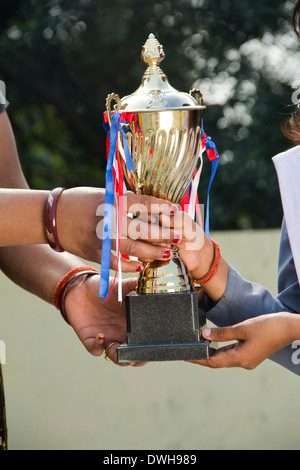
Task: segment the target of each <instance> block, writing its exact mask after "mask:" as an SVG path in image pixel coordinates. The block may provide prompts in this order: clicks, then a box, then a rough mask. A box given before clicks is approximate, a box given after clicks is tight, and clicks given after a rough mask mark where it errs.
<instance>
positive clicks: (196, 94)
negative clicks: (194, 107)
mask: <svg viewBox="0 0 300 470" xmlns="http://www.w3.org/2000/svg"><path fill="white" fill-rule="evenodd" d="M189 94H190V95H191V96H192V97H193V98H195V100H196V101H197V102H198V104H199V105H200V106H202V105H203V96H202V93H201V91H200V90H198V89H197V88H193V89H192V90H190V92H189Z"/></svg>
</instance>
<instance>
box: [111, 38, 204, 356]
mask: <svg viewBox="0 0 300 470" xmlns="http://www.w3.org/2000/svg"><path fill="white" fill-rule="evenodd" d="M164 57H165V55H164V51H163V48H162V46H161V45H160V44H159V42H158V41H157V40H156V38H155V37H154V35H153V34H150V35H149V38H148V40H147V41H146V43H145V45H144V46H143V48H142V53H141V58H142V60H143V61H144V62H146V64H147V65H148V68H147V70H146V71H145V73H144V76H143V78H142V82H141V85H140V87H139V88H138V89H137V90H136V91H135V92H134V93H133V94H131V95H129V96H125V97H124V98H122V99H120V98H119V96H118V95H116V94H115V93H112V94H110V95H109V96H108V97H107V101H106V111H107V116H108V123H109V124H111V119H112V104H113V110H114V111H113V112H118V113H121V115H122V119H121V126H122V133H120V134H119V137H118V151H119V153H120V155H121V165H122V168H123V172H124V177H125V180H126V182H127V184H128V186H129V187H130V189H131V190H132V191H134V192H135V193H138V194H145V195H152V196H155V197H157V198H161V199H166V200H168V201H172V202H173V203H175V204H180V202H181V201H182V199H183V197H184V196H185V194H186V192H187V190H188V189H189V186H190V184H191V182H192V180H193V177H194V173H195V169H196V168H197V162H198V161H199V154H200V152H201V134H202V129H201V123H202V111H203V109H204V108H205V106H203V101H202V95H201V92H200V91H199V90H192V91H190V92H189V94H188V93H182V92H179V91H177V90H175V89H174V88H173V87H172V86H170V84H169V82H168V80H167V77H166V75H165V74H164V73H163V71H162V70H161V69H160V67H159V65H158V64H159V63H160V62H161V61H162V60H163V59H164ZM124 139H126V140H127V142H125V141H124ZM125 143H126V145H127V144H128V149H129V152H130V155H131V159H132V162H133V165H134V170H132V169H131V170H130V171H129V170H128V168H127V159H126V157H125ZM126 315H127V345H122V346H120V347H119V348H118V361H119V362H143V361H170V360H193V359H208V357H209V349H208V342H207V341H205V340H203V339H202V338H201V335H200V326H202V325H200V324H199V315H198V297H197V293H196V292H193V285H192V282H191V279H190V277H189V275H188V272H187V269H186V267H185V265H184V263H183V262H182V260H181V259H180V257H179V255H178V250H177V249H176V246H175V247H174V249H173V250H172V258H171V259H170V260H166V261H158V260H152V261H149V262H147V263H144V267H143V270H142V272H141V273H140V276H139V280H138V286H137V289H136V292H134V293H132V294H131V295H127V296H126Z"/></svg>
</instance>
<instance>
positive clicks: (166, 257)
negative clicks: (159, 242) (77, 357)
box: [163, 250, 171, 259]
mask: <svg viewBox="0 0 300 470" xmlns="http://www.w3.org/2000/svg"><path fill="white" fill-rule="evenodd" d="M163 258H164V259H168V258H171V251H169V250H167V251H165V252H164V254H163Z"/></svg>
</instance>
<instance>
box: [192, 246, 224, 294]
mask: <svg viewBox="0 0 300 470" xmlns="http://www.w3.org/2000/svg"><path fill="white" fill-rule="evenodd" d="M211 242H212V243H213V245H214V249H215V254H214V259H213V262H212V265H211V267H210V270H209V271H208V273H207V274H206V275H205V276H204V277H202V278H201V279H193V283H194V284H200V285H201V286H202V285H203V284H206V283H207V282H209V281H211V280H212V278H213V277H214V276H215V275H216V274H217V271H218V269H219V266H220V262H221V252H220V247H219V245H218V243H217V242H215V241H214V240H212V239H211Z"/></svg>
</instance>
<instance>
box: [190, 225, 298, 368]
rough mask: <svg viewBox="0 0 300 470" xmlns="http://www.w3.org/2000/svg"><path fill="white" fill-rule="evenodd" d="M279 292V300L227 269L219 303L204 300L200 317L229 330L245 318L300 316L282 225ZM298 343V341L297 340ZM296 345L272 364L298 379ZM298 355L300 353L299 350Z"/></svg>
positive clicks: (275, 357)
mask: <svg viewBox="0 0 300 470" xmlns="http://www.w3.org/2000/svg"><path fill="white" fill-rule="evenodd" d="M278 285H279V288H280V289H281V291H280V294H279V295H278V297H273V296H272V295H271V294H270V292H269V291H268V290H267V289H265V288H264V287H263V286H261V285H259V284H256V283H253V282H250V281H246V280H245V279H243V278H242V277H241V275H240V274H239V273H238V272H237V271H236V270H235V269H234V268H233V267H232V266H229V275H228V282H227V287H226V290H225V293H224V295H223V297H222V298H221V300H220V301H219V302H218V303H217V304H215V305H213V304H212V303H211V301H210V300H209V299H208V298H207V297H206V298H205V299H204V303H203V304H202V305H201V306H199V307H200V315H201V316H203V315H206V318H207V319H209V320H210V321H212V322H213V323H214V324H215V325H216V326H230V325H234V324H236V323H240V322H242V321H244V320H246V319H248V318H253V317H257V316H259V315H264V314H267V313H275V312H280V311H289V312H291V313H295V314H298V313H300V288H299V284H298V282H297V277H296V273H295V267H294V264H293V260H292V255H291V251H290V247H289V243H288V237H287V233H286V229H285V225H283V229H282V237H281V244H280V257H279V282H278ZM299 340H300V338H299ZM299 345H300V342H299V344H298V345H297V344H295V343H293V345H290V346H287V347H286V348H284V349H281V350H280V351H277V352H276V353H275V354H274V355H273V356H271V357H270V359H271V360H273V361H275V362H277V363H278V364H280V365H282V366H284V367H286V368H287V369H289V370H291V371H293V372H294V373H296V374H298V375H300V365H299V364H298V362H300V361H298V357H297V348H299ZM299 351H300V349H299ZM298 356H299V358H300V354H298Z"/></svg>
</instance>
